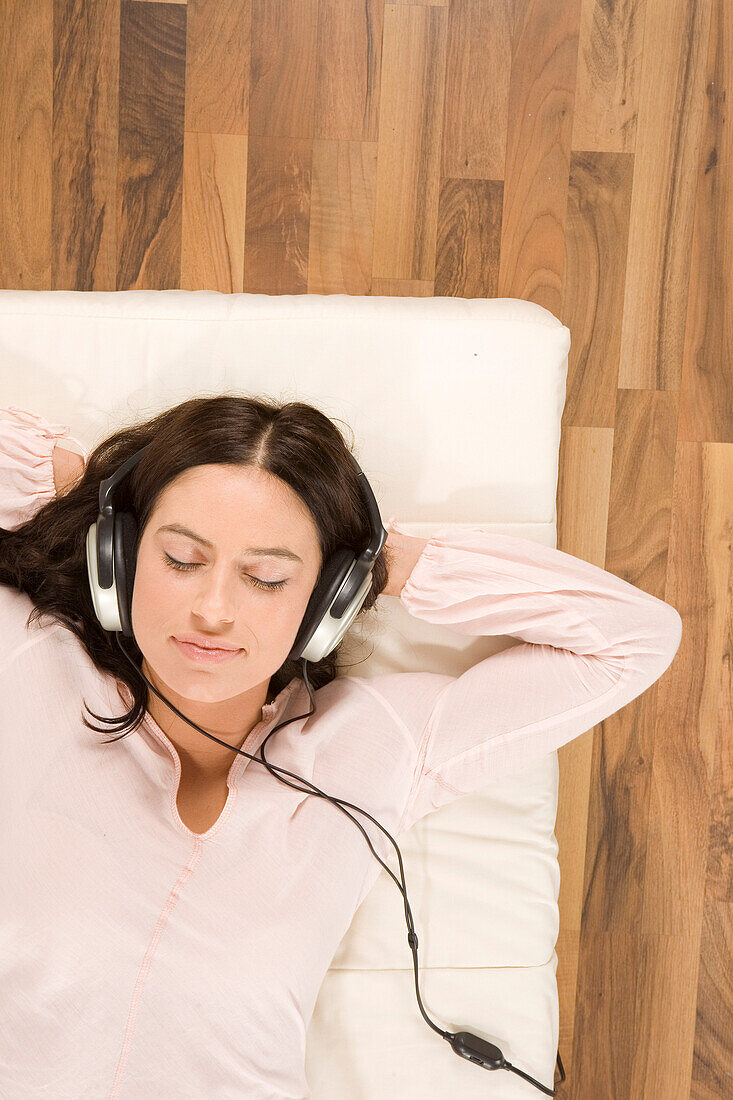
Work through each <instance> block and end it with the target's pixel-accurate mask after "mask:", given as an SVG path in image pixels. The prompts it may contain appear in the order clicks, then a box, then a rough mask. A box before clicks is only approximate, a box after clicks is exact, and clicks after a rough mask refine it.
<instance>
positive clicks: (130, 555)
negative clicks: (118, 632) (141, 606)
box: [112, 512, 137, 638]
mask: <svg viewBox="0 0 733 1100" xmlns="http://www.w3.org/2000/svg"><path fill="white" fill-rule="evenodd" d="M112 542H113V554H114V567H115V582H116V588H117V606H118V608H119V612H120V622H121V623H122V633H123V634H124V635H125V637H126V638H132V637H133V633H132V589H133V585H134V583H135V569H136V568H137V555H136V553H135V544H136V542H137V520H136V519H135V517H134V516H133V515H132V513H130V512H118V513H117V514H116V515H115V529H114V537H113V540H112Z"/></svg>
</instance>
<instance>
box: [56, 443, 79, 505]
mask: <svg viewBox="0 0 733 1100" xmlns="http://www.w3.org/2000/svg"><path fill="white" fill-rule="evenodd" d="M84 468H85V463H84V459H83V458H82V456H81V455H78V454H75V453H74V451H67V450H66V448H65V447H62V446H60V445H59V444H58V443H57V444H56V446H55V447H54V449H53V480H54V484H55V486H56V496H58V497H60V496H63V494H64V493H65V492H66V491H67V490H68V489H70V488H71V487H72V485H74V484H75V483H76V482H77V481H78V480H79V478H80V477H81V475H82V474H83V473H84Z"/></svg>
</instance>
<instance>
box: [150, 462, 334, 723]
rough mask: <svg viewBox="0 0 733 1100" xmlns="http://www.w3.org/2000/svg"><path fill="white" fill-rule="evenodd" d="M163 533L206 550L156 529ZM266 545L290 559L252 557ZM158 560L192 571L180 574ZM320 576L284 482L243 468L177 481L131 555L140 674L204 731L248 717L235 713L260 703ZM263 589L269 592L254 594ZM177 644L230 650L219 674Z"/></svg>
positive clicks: (312, 528)
mask: <svg viewBox="0 0 733 1100" xmlns="http://www.w3.org/2000/svg"><path fill="white" fill-rule="evenodd" d="M169 525H180V526H183V527H186V528H187V529H189V530H190V531H191V532H192V533H193V534H195V535H199V536H200V537H201V539H205V540H207V541H208V542H209V543H210V544H211V545H210V546H205V545H202V543H201V542H200V541H197V540H196V539H194V538H193V537H187V536H186V535H184V534H182V533H180V532H175V531H171V530H161V528H165V527H167V526H169ZM266 547H280V548H284V549H285V550H287V551H290V553H291V554H295V555H297V557H298V559H300V560H293V559H291V558H289V557H285V556H269V555H265V554H257V553H254V552H253V549H252V548H255V549H256V548H266ZM166 555H168V556H169V557H170V558H171V559H173V560H174V561H176V562H180V563H183V564H184V565H191V566H193V568H191V569H185V570H180V569H178V568H176V567H175V565H172V564H171V563H170V562H169V561H168V560H167V557H166ZM320 567H321V551H320V546H319V542H318V530H317V527H316V524H315V521H314V520H313V517H312V516H311V514H310V512H309V511H308V509H307V507H306V505H305V504H304V503H303V501H302V500H301V499H300V497H298V495H297V494H296V493H295V492H294V491H293V490H292V489H291V488H290V486H289V485H287V484H286V483H285V482H284V481H281V480H280V479H279V478H277V477H274V476H273V475H272V474H269V473H267V472H265V471H263V470H260V469H256V468H252V467H240V466H225V465H209V466H196V467H193V468H191V469H189V470H186V471H184V473H182V474H180V475H179V477H178V478H176V479H175V481H173V482H171V484H170V485H168V486H167V487H166V489H165V490H164V492H163V493H162V494H161V496H160V499H159V501H158V503H157V505H156V507H155V509H154V510H153V512H152V513H151V515H150V517H149V520H148V523H147V524H146V527H145V530H144V531H143V534H142V537H141V539H140V545H139V548H138V556H137V567H136V572H135V581H134V586H133V596H132V625H133V631H134V635H135V640H136V642H137V644H138V646H139V647H140V650H141V651H142V653H143V655H144V665H143V670H144V671H145V670H146V669H149V670H150V671H151V672H152V673H153V674H154V676H151V677H150V678H151V679H152V680H153V682H154V683H156V682H157V683H160V684H162V685H163V686H162V688H161V690H162V692H163V694H165V695H167V696H168V698H170V699H171V700H172V701H173V702H176V700H177V699H178V700H183V701H190V702H193V703H197V704H201V707H196V708H194V711H192V709H191V707H186V708H185V709H186V712H187V713H193V712H195V713H197V714H199V715H200V716H201V717H203V718H207V719H208V720H209V726H208V728H210V729H215V728H217V727H218V728H221V729H222V730H224V729H225V728H226V727H227V726H231V725H232V722H233V720H234V719H235V717H236V716H237V715H241V714H242V713H245V712H246V705H245V706H244V708H242V706H241V705H238V704H242V703H244V704H246V702H247V700H249V701H250V702H251V701H252V700H256V699H259V698H260V697H262V698H263V699H264V696H263V693H262V688H263V685H265V686H266V685H267V683H269V678H270V677H271V676H272V675H273V673H275V672H276V671H277V670H278V669H279V668H280V666H281V665H282V663H283V662H284V661H285V659H286V657H287V656H288V653H289V652H290V650H291V648H292V645H293V642H294V641H295V637H296V635H297V633H298V629H299V627H300V624H301V622H302V619H303V615H304V614H305V609H306V607H307V605H308V601H309V600H310V597H311V594H312V592H313V589H314V587H315V584H316V580H317V578H318V574H319V570H320ZM258 582H259V583H258ZM268 582H269V583H271V584H272V583H274V582H278V585H279V586H278V587H275V588H270V589H268V588H266V587H261V585H266V584H267V583H268ZM279 582H282V583H279ZM181 634H199V635H205V636H206V637H207V638H208V639H209V640H210V641H211V643H212V644H213V645H216V643H217V642H221V643H222V644H223V645H225V646H233V647H236V648H237V649H239V650H240V652H238V653H237V654H236V656H235V657H233V658H232V659H231V660H227V661H225V662H223V663H221V664H216V663H213V662H207V663H205V664H202V663H197V662H196V661H194V660H192V659H191V658H190V657H189V656H187V655H186V653H185V652H183V651H182V650H181V649H180V647H179V646H178V645H176V643H175V642H174V640H173V639H174V637H175V636H179V635H181ZM157 683H156V686H157ZM166 689H167V690H166ZM207 704H211V705H212V706H211V707H207ZM217 704H218V707H217ZM176 705H178V704H176ZM255 710H256V708H255ZM199 724H201V725H203V726H204V727H205V728H206V726H207V723H206V721H203V722H200V723H199ZM199 739H200V738H199Z"/></svg>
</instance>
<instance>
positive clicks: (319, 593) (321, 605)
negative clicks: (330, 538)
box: [287, 547, 354, 661]
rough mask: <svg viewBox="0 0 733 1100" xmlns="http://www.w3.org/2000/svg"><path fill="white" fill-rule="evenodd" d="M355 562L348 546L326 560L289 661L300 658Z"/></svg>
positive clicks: (352, 552)
mask: <svg viewBox="0 0 733 1100" xmlns="http://www.w3.org/2000/svg"><path fill="white" fill-rule="evenodd" d="M353 563H354V551H353V550H349V548H348V547H342V548H341V549H340V550H337V551H336V553H335V554H333V555H332V556H331V557H330V558H329V560H328V561H327V562H326V565H325V567H324V569H323V573H322V574H321V579H320V581H319V582H318V584H317V585H316V587H315V588H314V589H313V592H312V593H311V598H310V600H309V601H308V606H307V607H306V609H305V614H304V615H303V621H302V622H301V624H300V629H299V630H298V633H297V635H296V638H295V641H294V642H293V648H292V649H291V650H290V653H289V654H288V658H287V659H288V660H289V661H297V660H300V658H301V656H302V654H303V650H304V649H305V647H306V646H307V645H308V642H309V641H310V640H311V638H312V637H313V635H314V634H315V632H316V630H317V629H318V627H319V626H320V624H321V619H322V618H323V617H324V615H325V614H326V612H327V611H328V609H329V607H330V606H331V604H332V603H333V600H334V597H335V595H336V593H337V592H338V590H339V588H340V587H341V585H342V583H343V580H344V577H345V576H346V574H347V573H348V571H349V569H350V568H351V566H352V565H353Z"/></svg>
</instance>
